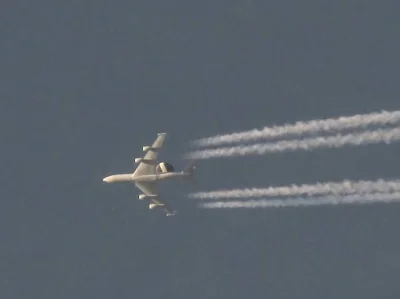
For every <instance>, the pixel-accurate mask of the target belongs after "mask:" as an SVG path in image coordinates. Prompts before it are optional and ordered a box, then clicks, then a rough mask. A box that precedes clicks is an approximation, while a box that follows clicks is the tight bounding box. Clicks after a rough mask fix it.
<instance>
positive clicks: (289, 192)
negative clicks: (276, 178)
mask: <svg viewBox="0 0 400 299" xmlns="http://www.w3.org/2000/svg"><path fill="white" fill-rule="evenodd" d="M395 191H400V180H388V181H386V180H382V179H379V180H376V181H363V180H361V181H349V180H344V181H342V182H326V183H316V184H313V185H309V184H303V185H291V186H280V187H268V188H248V189H231V190H217V191H209V192H196V193H191V194H189V197H190V198H199V199H220V198H251V197H265V196H267V197H280V196H290V197H294V196H304V195H308V196H315V195H324V194H326V195H328V194H331V195H335V196H338V195H339V196H340V195H344V194H369V193H377V192H380V193H388V192H395Z"/></svg>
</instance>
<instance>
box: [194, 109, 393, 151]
mask: <svg viewBox="0 0 400 299" xmlns="http://www.w3.org/2000/svg"><path fill="white" fill-rule="evenodd" d="M399 122H400V111H399V110H397V111H392V112H388V111H382V112H374V113H369V114H358V115H354V116H342V117H339V118H328V119H322V120H311V121H298V122H296V123H294V124H284V125H282V126H272V127H264V128H262V129H253V130H249V131H243V132H238V133H232V134H224V135H217V136H214V137H209V138H202V139H198V140H195V141H193V142H192V144H193V145H195V146H199V147H205V146H215V145H221V144H232V143H239V142H250V141H256V140H261V139H265V140H266V139H273V138H279V137H287V136H301V135H305V134H317V133H333V132H337V131H342V130H347V129H366V128H367V127H368V126H371V125H393V124H397V123H399Z"/></svg>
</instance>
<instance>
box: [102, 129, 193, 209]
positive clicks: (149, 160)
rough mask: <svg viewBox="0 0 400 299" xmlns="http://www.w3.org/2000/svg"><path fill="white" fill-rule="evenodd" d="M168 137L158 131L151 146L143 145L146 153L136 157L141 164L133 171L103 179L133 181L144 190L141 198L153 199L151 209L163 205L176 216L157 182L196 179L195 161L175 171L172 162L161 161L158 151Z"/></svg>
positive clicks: (106, 180)
mask: <svg viewBox="0 0 400 299" xmlns="http://www.w3.org/2000/svg"><path fill="white" fill-rule="evenodd" d="M166 137H167V134H166V133H158V134H157V138H156V140H155V141H154V142H153V144H152V145H151V146H143V151H144V152H146V154H145V155H144V157H142V158H135V160H134V161H135V163H136V164H139V165H138V166H137V168H136V170H135V171H134V172H133V173H122V174H114V175H110V176H107V177H105V178H104V179H103V181H104V182H106V183H116V182H132V183H134V184H135V185H136V187H137V188H138V189H139V190H140V191H142V194H139V200H143V199H146V198H148V199H149V200H150V201H151V203H150V204H149V209H150V210H152V209H154V208H156V207H163V208H164V211H165V213H166V216H174V215H175V214H176V211H175V210H172V209H171V207H170V206H169V205H168V204H167V203H166V202H163V201H161V200H160V199H159V195H158V192H157V183H158V182H159V181H164V180H170V179H174V178H184V179H188V180H192V181H194V179H193V172H194V169H195V166H194V161H191V162H190V163H189V164H188V165H187V167H186V168H185V169H184V170H182V171H175V169H174V167H173V166H172V165H171V164H170V163H168V162H159V161H158V153H159V151H160V149H161V147H162V146H163V143H164V141H165V138H166Z"/></svg>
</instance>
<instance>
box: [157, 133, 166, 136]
mask: <svg viewBox="0 0 400 299" xmlns="http://www.w3.org/2000/svg"><path fill="white" fill-rule="evenodd" d="M157 135H158V136H161V135H167V133H157Z"/></svg>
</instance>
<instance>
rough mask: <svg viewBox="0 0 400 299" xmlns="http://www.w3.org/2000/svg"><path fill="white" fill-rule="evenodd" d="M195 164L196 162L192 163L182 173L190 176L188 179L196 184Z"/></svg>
mask: <svg viewBox="0 0 400 299" xmlns="http://www.w3.org/2000/svg"><path fill="white" fill-rule="evenodd" d="M194 162H195V161H194V160H192V161H190V162H189V164H188V165H187V166H186V167H185V169H184V170H183V171H182V172H183V173H185V174H187V175H188V176H187V178H188V179H190V180H191V181H192V182H193V183H194V182H195V180H194V176H193V175H194V170H195V168H196V166H195V165H194Z"/></svg>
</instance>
